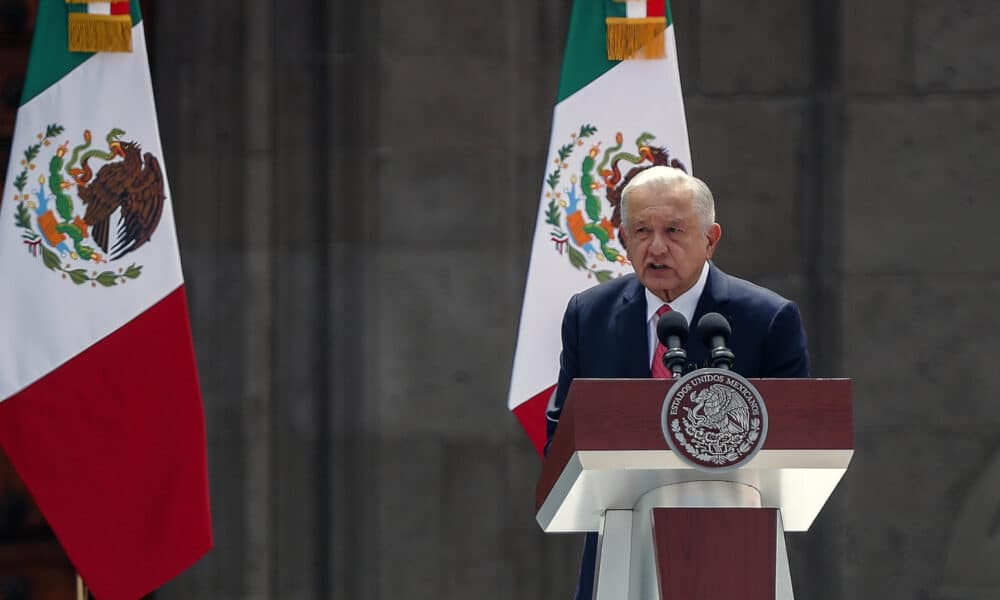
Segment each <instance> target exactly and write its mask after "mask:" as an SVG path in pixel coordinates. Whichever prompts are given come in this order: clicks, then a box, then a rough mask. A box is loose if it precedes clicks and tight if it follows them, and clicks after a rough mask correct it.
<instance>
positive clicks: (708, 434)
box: [661, 369, 767, 471]
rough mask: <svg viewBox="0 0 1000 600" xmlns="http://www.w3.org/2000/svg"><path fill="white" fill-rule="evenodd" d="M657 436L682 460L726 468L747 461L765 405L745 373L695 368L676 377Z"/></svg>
mask: <svg viewBox="0 0 1000 600" xmlns="http://www.w3.org/2000/svg"><path fill="white" fill-rule="evenodd" d="M661 424H662V426H663V435H664V437H665V438H666V440H667V445H668V446H670V449H671V450H673V451H674V453H676V454H677V455H678V456H679V457H680V458H681V459H682V460H683V461H684V462H686V463H688V464H690V465H691V466H693V467H694V468H696V469H699V470H702V471H728V470H732V469H738V468H739V467H741V466H743V465H745V464H746V463H748V462H750V460H752V459H753V457H754V456H756V454H757V452H758V451H759V450H760V449H761V447H762V446H763V445H764V439H765V438H766V437H767V409H766V407H765V406H764V400H763V398H761V396H760V392H758V391H757V388H755V387H754V385H753V384H752V383H750V382H749V381H748V380H747V379H746V378H744V377H742V376H741V375H738V374H737V373H734V372H732V371H727V370H724V369H699V370H697V371H693V372H691V373H688V374H687V375H685V376H684V377H681V378H680V379H678V380H677V381H676V382H675V383H674V385H673V386H671V388H670V391H669V392H667V397H666V398H665V399H664V401H663V410H662V412H661Z"/></svg>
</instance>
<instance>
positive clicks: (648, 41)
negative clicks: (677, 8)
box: [605, 17, 667, 60]
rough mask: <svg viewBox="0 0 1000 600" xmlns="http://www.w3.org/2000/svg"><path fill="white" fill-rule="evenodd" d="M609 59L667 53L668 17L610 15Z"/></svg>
mask: <svg viewBox="0 0 1000 600" xmlns="http://www.w3.org/2000/svg"><path fill="white" fill-rule="evenodd" d="M605 22H606V23H607V25H608V60H628V59H643V58H645V59H654V58H663V57H665V56H666V55H667V49H666V44H665V43H664V37H663V36H664V33H665V32H666V30H667V19H666V17H645V18H642V19H627V18H623V17H608V18H606V19H605Z"/></svg>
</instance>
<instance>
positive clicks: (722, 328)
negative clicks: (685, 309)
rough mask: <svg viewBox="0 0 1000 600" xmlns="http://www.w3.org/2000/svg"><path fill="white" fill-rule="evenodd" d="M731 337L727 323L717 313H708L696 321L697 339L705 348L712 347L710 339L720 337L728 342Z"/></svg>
mask: <svg viewBox="0 0 1000 600" xmlns="http://www.w3.org/2000/svg"><path fill="white" fill-rule="evenodd" d="M732 335H733V329H732V327H730V326H729V321H727V320H726V317H723V316H722V315H720V314H719V313H715V312H713V313H708V314H706V315H705V316H703V317H702V318H701V319H700V320H699V321H698V337H700V338H701V339H702V340H704V342H705V345H706V346H711V345H712V338H714V337H717V336H722V337H724V338H726V340H728V339H729V338H730V336H732Z"/></svg>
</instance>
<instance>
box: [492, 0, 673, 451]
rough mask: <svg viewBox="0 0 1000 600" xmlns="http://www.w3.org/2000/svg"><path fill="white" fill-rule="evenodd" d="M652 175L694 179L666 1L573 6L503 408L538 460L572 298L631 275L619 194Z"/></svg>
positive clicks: (593, 0)
mask: <svg viewBox="0 0 1000 600" xmlns="http://www.w3.org/2000/svg"><path fill="white" fill-rule="evenodd" d="M653 164H666V165H671V166H675V167H680V168H682V169H684V170H685V171H687V172H688V173H691V155H690V150H689V148H688V138H687V125H686V124H685V121H684V104H683V99H682V96H681V84H680V74H679V71H678V67H677V48H676V43H675V40H674V27H673V23H672V20H671V16H670V7H669V4H668V3H667V2H665V0H635V1H632V0H630V1H628V2H621V1H617V0H576V1H575V2H574V4H573V12H572V17H571V20H570V27H569V39H568V41H567V43H566V53H565V57H564V59H563V66H562V75H561V79H560V82H559V95H558V100H557V102H556V107H555V111H554V114H553V117H552V136H551V138H550V142H549V153H548V159H547V160H546V163H545V180H544V182H543V184H542V192H541V198H540V201H539V206H538V217H537V220H536V221H535V236H534V239H533V241H532V246H531V264H530V267H529V269H528V280H527V284H526V287H525V290H524V305H523V307H522V309H521V325H520V330H519V332H518V339H517V350H516V353H515V355H514V369H513V373H512V375H511V383H510V395H509V397H508V400H507V405H508V408H510V410H512V411H513V412H514V414H515V415H516V416H517V418H518V420H519V421H520V422H521V424H522V426H523V427H524V429H525V431H526V432H527V433H528V436H529V437H530V438H531V441H532V442H533V443H534V445H535V447H536V448H537V449H538V451H539V453H541V450H542V448H543V446H544V444H545V407H546V404H547V403H548V400H549V397H550V396H551V395H552V393H553V391H554V390H555V382H556V378H557V375H558V372H559V352H560V349H561V347H562V342H561V339H560V328H561V324H562V315H563V311H564V310H565V309H566V304H567V302H568V301H569V299H570V297H571V296H572V295H573V294H575V293H576V292H579V291H581V290H583V289H585V288H587V287H589V286H592V285H596V284H599V283H602V282H605V281H609V280H611V279H613V278H615V277H619V276H621V275H624V274H626V273H630V272H632V267H631V265H630V264H629V262H628V259H627V258H626V256H625V250H624V248H622V246H621V244H620V243H619V241H618V226H619V224H620V217H619V212H618V203H619V201H620V198H621V190H622V188H623V187H624V186H625V184H626V183H627V182H628V181H629V179H630V177H631V176H632V175H634V173H635V172H636V171H635V170H636V169H641V168H643V167H648V166H651V165H653Z"/></svg>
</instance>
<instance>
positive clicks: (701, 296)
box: [547, 166, 809, 600]
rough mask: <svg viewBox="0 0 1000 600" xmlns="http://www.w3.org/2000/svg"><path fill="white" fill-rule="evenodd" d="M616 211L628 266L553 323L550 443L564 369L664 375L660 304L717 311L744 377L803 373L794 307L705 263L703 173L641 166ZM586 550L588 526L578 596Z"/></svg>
mask: <svg viewBox="0 0 1000 600" xmlns="http://www.w3.org/2000/svg"><path fill="white" fill-rule="evenodd" d="M621 215H622V225H621V240H622V243H623V245H624V246H625V250H626V252H627V254H628V258H629V261H630V262H631V263H632V266H633V268H634V269H635V274H634V275H626V276H624V277H620V278H617V279H615V280H613V281H610V282H608V283H605V284H602V285H598V286H596V287H592V288H590V289H588V290H586V291H583V292H581V293H579V294H576V295H575V296H573V297H572V298H571V299H570V301H569V305H568V306H567V307H566V313H565V315H564V316H563V323H562V354H561V356H560V359H559V384H558V386H557V387H556V392H555V394H554V395H553V396H552V401H551V402H550V404H549V408H548V411H547V419H548V423H547V425H548V440H549V441H550V442H551V440H552V436H553V434H554V433H555V430H556V427H557V426H558V424H559V415H560V413H561V412H562V408H563V403H564V402H565V401H566V393H567V392H568V390H569V385H570V382H572V381H573V379H574V378H577V377H600V378H621V377H629V378H645V377H669V376H670V375H669V373H668V372H667V371H666V369H664V368H663V367H662V364H660V361H658V360H655V359H656V358H659V357H654V355H655V354H656V350H657V345H658V343H657V339H656V323H657V321H658V319H659V316H660V315H662V314H663V313H665V312H666V311H670V310H673V311H677V312H680V313H681V314H682V315H684V317H685V318H686V319H687V321H688V323H692V324H694V323H697V322H698V319H700V318H701V317H702V315H705V314H706V313H710V312H718V313H721V314H722V315H723V316H725V317H726V319H728V320H729V323H730V325H731V326H732V330H733V333H732V338H731V339H730V348H731V349H732V350H733V352H734V353H735V354H736V361H735V362H734V363H733V370H734V371H736V372H737V373H739V374H740V375H743V376H744V377H808V375H809V355H808V352H807V350H806V336H805V331H804V330H803V329H802V320H801V318H800V316H799V310H798V307H796V305H795V304H794V303H793V302H790V301H789V300H786V299H785V298H782V297H781V296H779V295H778V294H776V293H774V292H772V291H770V290H767V289H764V288H762V287H760V286H757V285H754V284H752V283H750V282H748V281H745V280H743V279H739V278H736V277H733V276H731V275H727V274H725V273H723V272H722V271H721V270H719V268H718V267H716V266H715V265H713V264H712V263H711V262H710V259H711V258H712V255H713V254H714V253H715V249H716V247H717V246H718V244H719V240H720V239H721V238H722V228H721V227H720V226H719V224H718V223H716V222H715V202H714V200H713V198H712V192H711V191H710V190H709V189H708V186H707V185H705V183H704V182H703V181H701V180H700V179H698V178H696V177H692V176H690V175H688V174H686V173H684V172H683V171H681V170H680V169H675V168H672V167H667V166H654V167H650V168H648V169H646V170H644V171H642V172H640V173H639V174H637V175H636V176H635V177H633V178H632V180H631V181H630V182H629V183H628V185H626V186H625V189H624V190H623V191H622V200H621ZM661 350H662V347H661ZM687 352H688V358H689V360H691V361H693V362H694V363H696V364H698V365H699V366H704V365H705V363H706V362H707V359H708V349H707V348H705V347H704V346H702V345H701V344H700V342H698V341H696V340H692V341H691V342H689V343H688V348H687ZM596 553H597V535H596V534H594V533H590V534H588V535H587V541H586V544H585V546H584V555H583V564H582V566H581V569H580V582H579V585H578V587H577V593H576V598H577V599H579V600H590V599H591V598H592V597H593V592H592V588H593V579H594V562H595V558H596Z"/></svg>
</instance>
